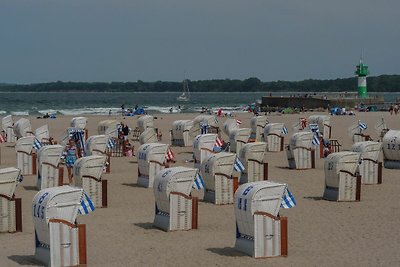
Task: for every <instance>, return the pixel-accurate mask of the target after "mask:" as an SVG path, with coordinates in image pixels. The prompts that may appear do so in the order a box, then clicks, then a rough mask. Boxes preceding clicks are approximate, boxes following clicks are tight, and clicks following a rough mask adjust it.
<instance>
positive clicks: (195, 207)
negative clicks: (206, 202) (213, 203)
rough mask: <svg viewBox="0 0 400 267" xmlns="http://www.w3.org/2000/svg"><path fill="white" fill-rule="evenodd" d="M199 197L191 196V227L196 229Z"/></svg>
mask: <svg viewBox="0 0 400 267" xmlns="http://www.w3.org/2000/svg"><path fill="white" fill-rule="evenodd" d="M198 214H199V198H198V197H192V229H198V220H199V218H198Z"/></svg>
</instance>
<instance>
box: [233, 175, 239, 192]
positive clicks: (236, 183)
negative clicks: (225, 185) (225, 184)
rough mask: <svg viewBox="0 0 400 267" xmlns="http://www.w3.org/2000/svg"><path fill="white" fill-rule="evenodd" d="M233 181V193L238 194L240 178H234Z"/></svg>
mask: <svg viewBox="0 0 400 267" xmlns="http://www.w3.org/2000/svg"><path fill="white" fill-rule="evenodd" d="M232 180H233V193H235V192H236V190H237V189H238V187H239V178H238V177H232Z"/></svg>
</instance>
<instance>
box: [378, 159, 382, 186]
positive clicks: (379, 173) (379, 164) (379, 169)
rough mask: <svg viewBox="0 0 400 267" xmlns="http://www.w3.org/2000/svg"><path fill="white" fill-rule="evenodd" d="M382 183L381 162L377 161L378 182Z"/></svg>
mask: <svg viewBox="0 0 400 267" xmlns="http://www.w3.org/2000/svg"><path fill="white" fill-rule="evenodd" d="M381 183H382V162H378V184H381Z"/></svg>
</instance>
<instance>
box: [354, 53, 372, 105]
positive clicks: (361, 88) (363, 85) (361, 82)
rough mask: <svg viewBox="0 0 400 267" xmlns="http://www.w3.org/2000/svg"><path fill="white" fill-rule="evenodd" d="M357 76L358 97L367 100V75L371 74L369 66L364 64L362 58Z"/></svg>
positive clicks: (356, 72)
mask: <svg viewBox="0 0 400 267" xmlns="http://www.w3.org/2000/svg"><path fill="white" fill-rule="evenodd" d="M355 74H356V75H357V77H358V97H359V98H367V97H368V94H367V75H368V74H369V71H368V66H367V65H365V64H363V62H362V58H360V64H358V65H357V70H356V71H355Z"/></svg>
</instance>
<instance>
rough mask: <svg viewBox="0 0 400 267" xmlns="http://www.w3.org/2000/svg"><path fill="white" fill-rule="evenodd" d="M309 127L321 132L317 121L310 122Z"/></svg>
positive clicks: (312, 130) (313, 130)
mask: <svg viewBox="0 0 400 267" xmlns="http://www.w3.org/2000/svg"><path fill="white" fill-rule="evenodd" d="M308 127H309V128H310V130H311V132H314V133H315V132H319V127H318V124H316V123H310V124H309V125H308Z"/></svg>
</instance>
